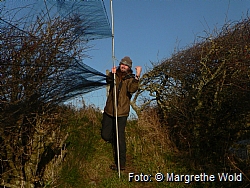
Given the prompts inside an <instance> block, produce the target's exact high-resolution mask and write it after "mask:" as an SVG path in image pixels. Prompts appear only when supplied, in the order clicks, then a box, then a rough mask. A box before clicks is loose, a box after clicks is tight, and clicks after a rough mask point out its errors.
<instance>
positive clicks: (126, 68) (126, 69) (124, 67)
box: [120, 63, 130, 72]
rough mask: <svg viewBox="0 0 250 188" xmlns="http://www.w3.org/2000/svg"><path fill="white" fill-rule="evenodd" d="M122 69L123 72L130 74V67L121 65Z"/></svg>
mask: <svg viewBox="0 0 250 188" xmlns="http://www.w3.org/2000/svg"><path fill="white" fill-rule="evenodd" d="M120 69H121V71H122V72H128V71H129V69H130V68H129V66H128V65H124V64H122V63H121V64H120Z"/></svg>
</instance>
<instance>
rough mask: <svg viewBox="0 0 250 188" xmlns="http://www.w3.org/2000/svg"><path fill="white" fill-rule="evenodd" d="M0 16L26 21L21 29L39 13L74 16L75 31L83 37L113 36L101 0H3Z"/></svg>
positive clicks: (46, 16)
mask: <svg viewBox="0 0 250 188" xmlns="http://www.w3.org/2000/svg"><path fill="white" fill-rule="evenodd" d="M0 12H2V13H3V14H2V15H1V19H2V20H5V21H7V22H10V23H12V24H13V25H15V23H18V24H19V23H20V20H21V21H22V22H23V25H22V27H20V24H19V27H20V28H19V29H22V30H26V28H29V26H30V25H31V24H32V23H35V22H36V21H37V20H36V19H37V17H42V18H43V19H44V21H47V20H51V19H53V18H55V17H61V18H62V19H67V18H71V19H72V18H74V19H73V20H72V21H73V22H77V23H78V24H77V27H75V30H74V31H75V35H77V36H79V37H82V38H83V40H92V39H100V38H105V37H111V28H110V24H109V21H108V17H107V14H106V9H105V6H104V3H103V1H102V0H8V1H3V2H0Z"/></svg>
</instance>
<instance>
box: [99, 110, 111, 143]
mask: <svg viewBox="0 0 250 188" xmlns="http://www.w3.org/2000/svg"><path fill="white" fill-rule="evenodd" d="M113 132H114V130H113V118H112V117H111V116H109V115H108V114H106V113H105V112H104V113H103V119H102V130H101V136H102V138H103V140H105V141H108V142H110V143H113Z"/></svg>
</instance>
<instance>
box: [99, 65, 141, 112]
mask: <svg viewBox="0 0 250 188" xmlns="http://www.w3.org/2000/svg"><path fill="white" fill-rule="evenodd" d="M131 73H132V72H131ZM115 79H116V96H117V116H118V117H122V116H128V115H129V111H130V99H131V97H132V94H133V93H134V92H136V91H137V90H138V86H139V81H138V80H136V79H135V78H134V75H132V74H127V73H126V74H124V73H122V72H121V71H120V70H119V69H118V70H117V71H116V75H115ZM107 83H108V84H110V89H109V95H108V98H107V102H106V106H105V108H104V112H105V113H107V114H108V115H110V116H113V117H115V116H116V114H115V93H114V74H113V73H111V72H110V73H109V75H108V76H107Z"/></svg>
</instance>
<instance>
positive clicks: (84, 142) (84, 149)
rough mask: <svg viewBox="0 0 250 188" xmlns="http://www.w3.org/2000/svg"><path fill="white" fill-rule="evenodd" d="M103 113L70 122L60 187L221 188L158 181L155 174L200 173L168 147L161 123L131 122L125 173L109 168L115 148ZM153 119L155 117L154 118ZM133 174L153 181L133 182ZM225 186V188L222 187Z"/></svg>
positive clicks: (84, 114)
mask: <svg viewBox="0 0 250 188" xmlns="http://www.w3.org/2000/svg"><path fill="white" fill-rule="evenodd" d="M101 119H102V114H100V113H99V112H97V111H93V110H92V111H90V112H89V111H84V112H81V113H77V114H75V115H74V116H73V117H72V119H70V120H69V122H70V125H69V128H68V131H69V132H70V136H69V138H68V140H67V143H68V148H67V150H68V154H67V155H66V157H65V161H64V163H63V167H62V170H61V172H60V179H59V180H58V181H57V182H56V183H55V185H56V187H59V188H66V187H67V188H71V187H72V188H73V187H74V188H92V187H107V188H109V187H110V188H113V187H124V188H130V187H131V188H140V187H143V188H150V187H159V188H161V187H170V188H182V187H183V188H184V187H192V188H196V187H197V188H199V187H217V186H216V184H215V183H205V184H204V183H190V184H186V183H184V182H166V181H164V182H157V181H156V180H155V179H154V175H155V174H156V173H158V172H161V173H163V174H166V173H172V172H174V173H176V174H191V173H193V174H199V173H201V172H199V173H198V172H197V171H196V172H195V171H194V170H192V169H190V168H189V167H188V164H187V165H184V163H185V162H184V161H183V160H179V158H176V156H178V155H176V153H175V152H173V150H172V149H171V146H170V145H168V144H166V143H167V141H166V139H167V138H166V137H165V133H164V131H163V130H161V128H160V127H161V126H160V124H158V123H157V122H155V123H154V124H152V122H147V121H146V120H140V121H139V122H137V121H128V124H127V127H126V138H127V166H126V170H125V172H121V176H120V178H119V175H118V172H115V171H112V170H110V169H109V165H110V164H112V163H113V156H112V147H111V145H110V144H109V143H106V142H105V141H103V140H102V138H101V136H100V129H101ZM151 119H152V116H151ZM129 173H134V174H135V175H140V174H141V173H143V174H146V175H149V174H150V175H152V177H151V180H152V182H137V181H135V179H133V180H132V182H129ZM221 187H223V186H221Z"/></svg>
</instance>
